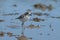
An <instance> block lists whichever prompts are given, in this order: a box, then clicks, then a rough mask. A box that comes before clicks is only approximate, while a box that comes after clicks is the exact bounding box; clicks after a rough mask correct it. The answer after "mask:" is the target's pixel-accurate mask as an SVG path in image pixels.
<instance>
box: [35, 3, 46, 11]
mask: <svg viewBox="0 0 60 40" xmlns="http://www.w3.org/2000/svg"><path fill="white" fill-rule="evenodd" d="M34 7H35V8H36V9H41V10H43V11H45V10H46V5H44V4H41V3H39V4H35V5H34Z"/></svg>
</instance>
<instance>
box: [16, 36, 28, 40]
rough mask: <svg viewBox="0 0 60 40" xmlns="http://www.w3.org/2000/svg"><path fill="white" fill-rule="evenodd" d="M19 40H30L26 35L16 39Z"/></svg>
mask: <svg viewBox="0 0 60 40" xmlns="http://www.w3.org/2000/svg"><path fill="white" fill-rule="evenodd" d="M16 38H17V39H18V40H28V38H27V37H26V36H24V35H22V36H19V37H16Z"/></svg>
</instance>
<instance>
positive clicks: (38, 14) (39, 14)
mask: <svg viewBox="0 0 60 40" xmlns="http://www.w3.org/2000/svg"><path fill="white" fill-rule="evenodd" d="M33 14H34V15H37V16H42V13H33Z"/></svg>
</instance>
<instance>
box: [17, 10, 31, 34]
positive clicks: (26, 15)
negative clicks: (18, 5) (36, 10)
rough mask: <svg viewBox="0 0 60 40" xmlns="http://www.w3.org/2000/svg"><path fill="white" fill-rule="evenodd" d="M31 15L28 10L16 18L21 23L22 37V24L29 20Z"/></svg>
mask: <svg viewBox="0 0 60 40" xmlns="http://www.w3.org/2000/svg"><path fill="white" fill-rule="evenodd" d="M31 15H32V13H31V10H30V9H28V10H27V12H25V13H24V14H22V15H20V16H19V17H17V18H16V19H19V20H20V21H21V22H22V24H21V25H22V35H24V29H25V28H24V27H23V25H24V23H25V22H26V21H27V20H28V19H29V18H30V16H31Z"/></svg>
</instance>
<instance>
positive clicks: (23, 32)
mask: <svg viewBox="0 0 60 40" xmlns="http://www.w3.org/2000/svg"><path fill="white" fill-rule="evenodd" d="M23 25H24V22H22V35H24V27H23Z"/></svg>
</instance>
